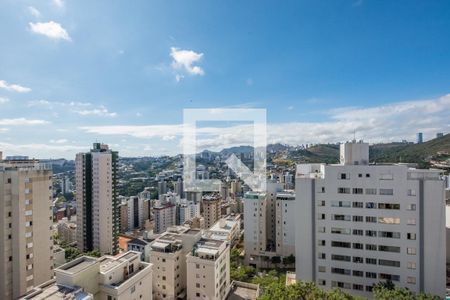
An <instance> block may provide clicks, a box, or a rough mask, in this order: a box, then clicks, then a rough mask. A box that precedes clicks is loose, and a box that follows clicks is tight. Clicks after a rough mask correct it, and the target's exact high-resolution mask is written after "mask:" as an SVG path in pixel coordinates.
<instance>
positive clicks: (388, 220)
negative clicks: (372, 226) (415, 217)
mask: <svg viewBox="0 0 450 300" xmlns="http://www.w3.org/2000/svg"><path fill="white" fill-rule="evenodd" d="M378 223H381V224H394V225H395V224H400V218H394V217H379V218H378Z"/></svg>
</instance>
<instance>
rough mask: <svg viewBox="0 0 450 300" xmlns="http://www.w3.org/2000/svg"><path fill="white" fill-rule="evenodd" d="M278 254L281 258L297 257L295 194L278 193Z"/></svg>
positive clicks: (290, 192) (291, 192)
mask: <svg viewBox="0 0 450 300" xmlns="http://www.w3.org/2000/svg"><path fill="white" fill-rule="evenodd" d="M275 202H276V208H275V211H276V215H275V222H276V225H275V231H276V246H275V248H276V253H277V255H279V256H282V257H287V256H290V255H294V256H295V218H296V214H295V193H294V191H283V192H278V193H277V197H276V201H275Z"/></svg>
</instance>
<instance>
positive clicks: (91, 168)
mask: <svg viewBox="0 0 450 300" xmlns="http://www.w3.org/2000/svg"><path fill="white" fill-rule="evenodd" d="M118 157H119V154H118V152H116V151H112V150H110V149H109V147H108V145H105V144H100V143H94V145H93V148H92V149H91V151H90V152H87V153H78V154H77V156H76V159H75V174H76V176H75V183H76V190H77V193H76V200H77V246H78V248H79V249H80V250H82V251H91V250H94V249H97V250H99V251H100V252H101V253H102V254H117V253H118V251H119V243H118V242H119V238H118V235H119V230H120V228H119V227H120V208H119V204H120V203H119V199H118V195H117V189H116V186H117V172H118V170H117V162H118Z"/></svg>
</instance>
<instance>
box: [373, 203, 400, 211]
mask: <svg viewBox="0 0 450 300" xmlns="http://www.w3.org/2000/svg"><path fill="white" fill-rule="evenodd" d="M378 208H379V209H397V210H398V209H400V204H398V203H378Z"/></svg>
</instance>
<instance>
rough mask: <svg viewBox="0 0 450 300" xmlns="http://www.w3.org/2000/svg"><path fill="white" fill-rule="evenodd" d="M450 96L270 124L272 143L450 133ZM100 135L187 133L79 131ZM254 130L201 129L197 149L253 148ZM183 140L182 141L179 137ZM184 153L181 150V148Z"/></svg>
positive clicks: (155, 128) (169, 128)
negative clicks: (325, 117) (314, 120)
mask: <svg viewBox="0 0 450 300" xmlns="http://www.w3.org/2000/svg"><path fill="white" fill-rule="evenodd" d="M448 107H450V94H449V95H445V96H443V97H440V98H437V99H430V100H420V101H405V102H398V103H392V104H389V105H382V106H376V107H369V108H339V109H332V110H330V111H328V112H326V113H327V114H328V116H329V119H328V120H327V121H324V122H289V123H275V124H268V126H267V128H268V132H267V136H268V143H284V144H291V145H299V144H310V143H334V142H342V141H346V140H350V139H352V138H353V133H354V131H356V137H357V138H358V139H359V138H361V139H364V140H366V141H368V142H370V143H378V142H392V141H401V140H403V139H407V140H408V139H409V140H411V141H412V140H413V139H414V136H415V133H416V132H419V131H420V132H423V133H424V135H425V138H427V137H434V136H435V134H436V132H448V131H450V110H449V109H448ZM81 129H82V130H84V131H85V132H88V133H93V134H99V135H129V136H132V137H136V138H160V139H161V140H165V141H170V140H174V139H175V138H176V137H178V138H181V137H182V135H183V125H182V124H175V125H147V126H130V125H127V126H122V125H115V126H91V127H81ZM252 134H253V126H252V125H248V124H244V125H234V126H229V127H225V128H224V127H201V128H198V129H197V135H198V139H197V147H198V148H199V149H205V148H208V149H212V150H220V149H222V148H224V147H230V146H237V145H244V144H247V145H248V144H252V139H253V136H252ZM180 140H181V139H180ZM179 151H181V147H180V148H179Z"/></svg>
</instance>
